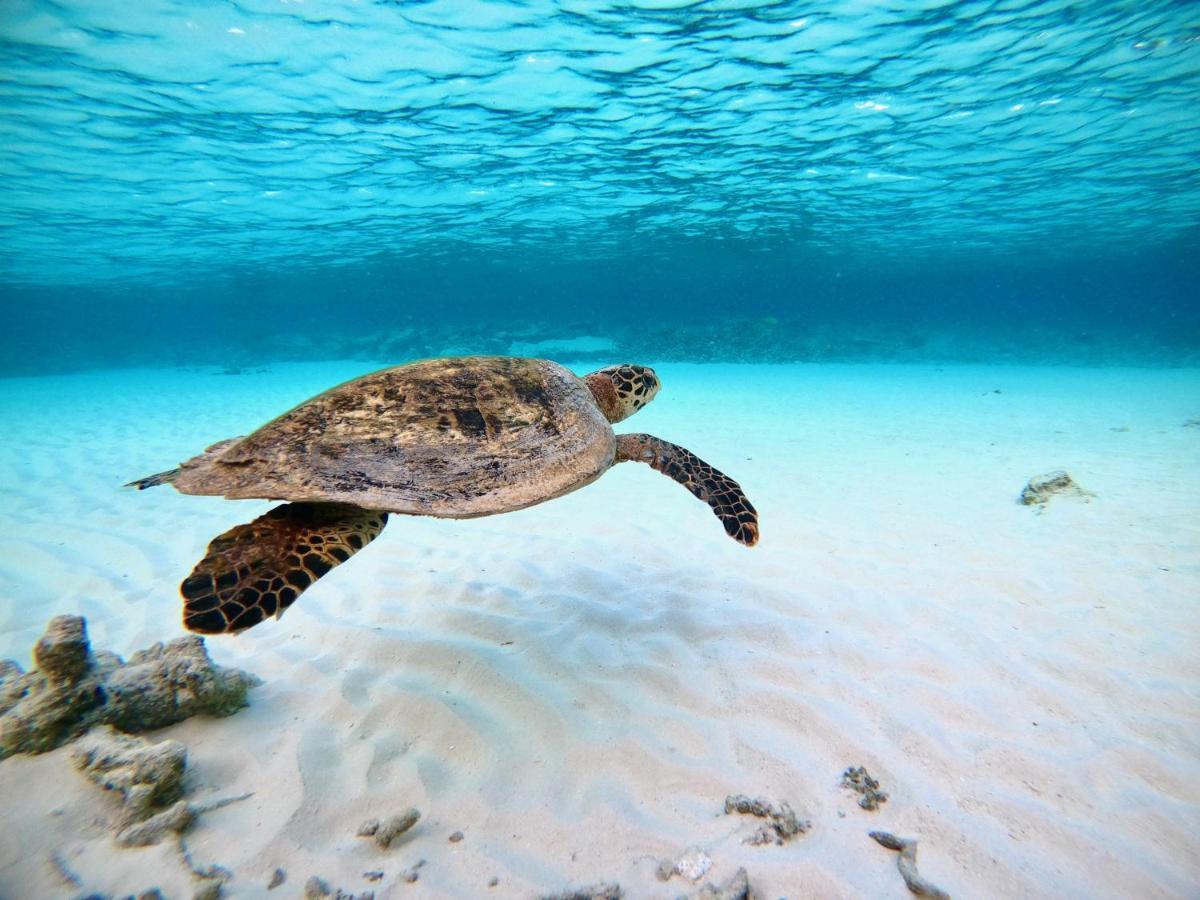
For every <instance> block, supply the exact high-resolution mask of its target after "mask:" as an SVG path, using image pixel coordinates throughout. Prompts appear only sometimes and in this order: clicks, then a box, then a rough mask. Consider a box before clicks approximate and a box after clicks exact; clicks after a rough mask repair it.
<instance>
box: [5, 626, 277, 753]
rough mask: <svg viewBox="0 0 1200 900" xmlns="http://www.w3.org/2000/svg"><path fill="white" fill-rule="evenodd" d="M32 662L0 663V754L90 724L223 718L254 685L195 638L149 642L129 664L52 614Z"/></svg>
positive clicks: (60, 739)
mask: <svg viewBox="0 0 1200 900" xmlns="http://www.w3.org/2000/svg"><path fill="white" fill-rule="evenodd" d="M34 659H35V660H36V661H37V664H38V668H36V669H34V670H33V671H31V672H22V671H21V669H20V667H19V666H18V665H17V664H16V663H14V662H12V661H11V660H3V661H0V759H3V758H4V757H6V756H9V755H11V754H13V753H44V752H46V751H47V750H53V749H54V748H55V747H58V746H60V745H62V744H65V743H66V742H67V741H69V740H72V739H73V738H76V737H78V736H79V735H81V734H84V733H85V732H87V731H88V730H89V729H90V728H92V727H94V726H96V725H104V724H110V725H114V726H116V727H117V728H119V729H120V730H122V731H126V732H138V731H147V730H150V729H153V728H162V727H163V726H165V725H171V724H174V723H175V722H181V721H183V720H184V719H186V718H188V717H190V716H194V715H197V714H208V715H214V716H227V715H230V714H232V713H234V712H236V711H237V710H238V709H240V708H241V707H243V706H245V705H246V693H247V691H248V690H249V689H250V688H251V687H253V686H254V685H256V684H259V680H258V679H257V678H255V677H254V676H253V675H248V674H246V673H245V672H241V671H238V670H236V669H222V668H221V667H220V666H217V665H214V664H213V661H212V660H211V659H209V656H208V652H207V650H206V649H205V647H204V641H203V639H202V638H200V637H198V636H195V635H192V636H188V637H185V638H180V639H178V640H174V641H171V642H170V643H168V644H165V645H164V644H155V645H154V646H153V647H151V648H149V649H148V650H141V651H139V652H137V653H135V654H134V655H133V656H132V657H131V658H130V660H129V662H128V663H125V662H123V661H122V660H121V658H120V657H119V656H117V655H116V654H114V653H109V652H107V651H104V650H99V651H96V652H95V653H93V652H92V650H91V648H90V646H89V644H88V639H87V626H86V623H85V622H84V620H83V619H81V618H79V617H77V616H58V617H56V618H55V619H53V620H52V621H51V622H50V625H49V627H48V628H47V629H46V633H45V635H44V636H43V637H42V639H41V640H39V641H38V643H37V646H36V647H35V648H34Z"/></svg>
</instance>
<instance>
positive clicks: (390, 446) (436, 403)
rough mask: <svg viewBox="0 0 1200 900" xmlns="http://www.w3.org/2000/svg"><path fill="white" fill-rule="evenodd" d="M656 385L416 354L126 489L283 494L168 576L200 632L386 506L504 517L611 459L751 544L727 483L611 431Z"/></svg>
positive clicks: (301, 573)
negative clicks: (646, 469) (659, 481)
mask: <svg viewBox="0 0 1200 900" xmlns="http://www.w3.org/2000/svg"><path fill="white" fill-rule="evenodd" d="M658 389H659V380H658V376H657V375H655V373H654V371H653V370H652V369H650V368H647V367H646V366H635V365H617V366H609V367H607V368H604V369H600V370H599V371H597V372H593V373H592V374H590V375H588V376H586V377H585V378H579V377H577V376H576V375H574V374H573V373H572V372H570V371H569V370H567V369H566V368H564V367H563V366H560V365H559V364H558V363H554V362H550V361H549V360H545V359H519V358H514V357H506V356H465V357H452V358H443V359H429V360H423V361H421V362H414V363H409V364H408V365H403V366H396V367H394V368H390V369H383V370H381V371H378V372H373V373H371V374H369V375H363V376H362V377H360V378H356V379H354V380H353V381H348V382H346V383H345V384H342V385H339V386H337V387H335V388H332V389H330V390H328V391H325V393H323V394H319V395H317V396H316V397H313V398H312V399H310V400H306V401H304V402H303V403H301V404H300V405H299V406H297V407H295V408H294V409H292V410H291V411H289V412H286V413H284V414H283V415H281V416H279V417H278V418H277V419H273V420H271V421H270V422H268V423H267V424H266V425H263V426H262V427H261V428H259V429H258V430H257V431H255V432H253V433H252V434H250V435H248V436H246V437H241V438H233V439H231V440H226V441H221V442H220V443H217V444H213V445H212V446H211V447H209V448H208V449H207V450H206V451H204V453H202V454H200V455H199V456H196V457H194V458H192V459H190V460H188V461H187V462H185V463H183V464H181V465H180V466H179V468H177V469H171V470H170V471H167V472H160V473H159V474H157V475H150V476H148V477H146V478H141V479H138V480H137V481H132V482H130V484H129V486H131V487H136V488H138V489H144V488H148V487H153V486H155V485H159V484H173V485H174V486H175V488H176V489H177V490H179V491H181V492H183V493H185V494H216V495H222V496H225V497H228V498H230V499H243V498H251V497H253V498H262V499H269V500H288V501H290V502H288V503H285V504H283V505H282V506H277V507H275V508H274V509H272V510H271V511H270V512H268V513H266V514H265V515H263V516H260V517H259V518H257V519H255V520H254V521H253V522H249V523H247V524H245V525H238V526H237V527H236V528H232V529H230V530H229V531H227V532H225V533H224V534H222V535H220V536H219V537H217V538H215V539H213V541H212V543H210V544H209V545H208V553H207V555H205V557H204V559H202V560H201V561H200V562H199V563H198V564H197V565H196V568H195V569H194V570H193V571H192V574H191V575H189V576H188V577H187V578H186V579H185V580H184V582H183V584H182V585H180V591H181V593H182V594H183V597H184V610H183V623H184V625H185V626H186V627H187V628H189V629H190V630H192V631H198V632H201V633H204V634H222V633H226V632H238V631H242V630H244V629H246V628H249V627H251V626H252V625H257V624H258V623H259V622H261V621H262V620H263V619H265V618H266V617H267V616H270V615H274V616H276V617H279V616H280V615H282V614H283V611H284V610H285V609H287V608H288V606H290V605H291V604H292V603H293V602H294V601H295V599H296V598H297V597H298V596H299V595H300V593H301V592H302V591H304V589H305V588H307V587H308V586H309V585H310V584H312V583H313V582H314V581H316V580H317V579H318V578H320V577H321V576H322V575H324V574H325V573H326V572H328V571H329V570H330V569H332V568H333V567H334V566H336V565H337V564H338V563H343V562H345V561H346V560H347V559H349V558H350V557H351V556H352V555H353V554H354V553H356V552H357V551H359V550H361V549H362V548H363V547H364V546H366V545H367V544H368V543H370V542H371V541H372V540H374V539H375V537H376V536H377V535H378V534H379V532H380V531H382V530H383V526H384V525H385V524H386V523H387V518H388V513H403V514H405V515H414V516H438V517H443V518H451V519H466V518H472V517H475V516H488V515H493V514H494V513H502V512H509V511H511V510H515V509H522V508H524V507H526V506H532V505H534V504H535V503H541V502H542V501H544V500H550V499H553V498H554V497H560V496H562V495H563V494H566V493H568V492H569V491H573V490H576V489H577V488H581V487H583V486H584V485H585V484H589V483H590V482H592V481H595V480H596V479H597V478H599V477H600V476H601V475H602V474H604V472H605V471H607V470H608V468H609V467H610V466H612V465H613V464H614V463H619V462H625V461H626V460H636V461H637V462H644V463H647V464H649V465H650V466H651V467H653V468H655V469H657V470H658V471H660V472H662V473H663V474H665V475H669V476H670V477H672V478H674V479H675V480H676V481H678V482H679V483H680V484H682V485H683V486H684V487H686V488H687V489H688V490H689V491H691V492H692V493H693V494H695V495H696V496H697V497H699V498H700V499H701V500H703V501H705V502H706V503H707V504H708V505H709V506H711V507H712V510H713V512H714V513H716V514H717V516H718V517H719V518H720V519H721V522H722V523H723V524H724V526H725V531H726V533H727V534H729V536H730V537H732V538H733V539H734V540H736V541H738V542H740V543H742V544H745V545H747V546H753V545H754V544H755V543H756V542H757V541H758V516H757V514H756V513H755V511H754V507H753V506H751V505H750V501H749V500H747V499H746V496H745V494H743V493H742V489H741V488H740V487H739V486H738V484H737V482H735V481H734V480H733V479H732V478H729V477H728V476H727V475H724V474H722V473H721V472H719V471H717V470H716V469H714V468H713V467H712V466H710V465H708V464H707V463H705V462H703V461H702V460H700V459H698V458H697V457H696V456H694V455H693V454H692V453H690V452H689V451H687V450H685V449H683V448H682V447H677V446H676V445H675V444H671V443H668V442H667V441H664V440H661V439H659V438H656V437H652V436H650V435H648V434H621V435H618V434H614V433H613V430H612V424H613V423H616V422H620V421H621V420H622V419H625V418H628V417H629V416H631V415H633V413H635V412H637V411H638V410H639V409H641V408H642V407H643V406H645V405H646V404H647V403H649V402H650V401H651V400H653V399H654V396H655V395H656V394H657V393H658Z"/></svg>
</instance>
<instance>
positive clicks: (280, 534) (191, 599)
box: [179, 503, 387, 634]
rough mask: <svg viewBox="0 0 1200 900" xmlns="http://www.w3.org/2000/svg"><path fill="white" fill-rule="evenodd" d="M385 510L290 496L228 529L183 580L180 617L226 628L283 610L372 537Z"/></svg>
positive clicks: (207, 630)
mask: <svg viewBox="0 0 1200 900" xmlns="http://www.w3.org/2000/svg"><path fill="white" fill-rule="evenodd" d="M385 524H387V513H385V512H378V511H376V510H370V509H363V508H362V507H359V506H352V505H351V504H348V503H285V504H283V505H282V506H277V507H275V508H274V509H272V510H271V511H270V512H268V513H266V514H265V515H262V516H259V517H258V518H257V519H255V520H254V521H253V522H249V523H247V524H245V525H238V526H237V527H236V528H231V529H230V530H229V531H226V532H225V533H224V534H222V535H220V536H219V537H216V538H213V540H212V543H210V544H209V545H208V553H207V554H206V555H205V557H204V559H202V560H200V562H199V563H197V564H196V568H195V569H193V570H192V574H191V575H189V576H188V577H187V578H186V579H185V580H184V582H183V584H181V585H180V586H179V591H180V593H181V594H183V600H184V603H183V624H184V626H185V627H187V628H188V629H189V630H190V631H198V632H200V633H201V634H225V633H230V632H238V631H243V630H245V629H247V628H249V627H251V626H252V625H257V624H258V623H259V622H261V621H262V620H263V619H265V618H266V617H267V616H272V615H273V616H275V617H276V618H278V617H279V616H281V615H283V611H284V610H285V609H287V608H288V607H289V606H291V605H292V603H294V602H295V600H296V598H297V597H299V596H300V594H301V593H303V592H304V589H305V588H307V587H308V586H309V585H310V584H312V583H313V582H314V581H316V580H317V579H318V578H320V577H321V576H322V575H324V574H325V573H326V572H328V571H329V570H330V569H332V568H333V567H334V566H336V565H338V564H339V563H343V562H345V561H346V560H347V559H349V558H350V557H351V556H353V555H354V554H355V553H357V552H358V551H359V550H361V549H362V548H363V547H365V546H366V545H367V544H369V543H371V541H373V540H374V539H375V538H376V536H377V535H378V534H379V532H381V531H382V530H383V526H384V525H385Z"/></svg>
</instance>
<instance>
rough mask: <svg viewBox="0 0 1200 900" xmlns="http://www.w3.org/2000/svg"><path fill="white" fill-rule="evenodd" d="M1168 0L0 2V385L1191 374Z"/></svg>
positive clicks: (1185, 133) (1185, 28)
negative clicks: (202, 372) (150, 379)
mask: <svg viewBox="0 0 1200 900" xmlns="http://www.w3.org/2000/svg"><path fill="white" fill-rule="evenodd" d="M1198 101H1200V13H1198V10H1197V7H1196V5H1195V4H1193V3H1187V2H1176V3H1171V2H1136V3H1135V2H1113V3H1072V2H1040V3H1037V2H986V3H985V2H968V3H938V2H922V3H874V2H871V3H868V2H842V3H833V4H824V5H817V6H813V5H811V4H795V3H755V2H744V0H709V2H686V0H667V2H649V0H641V2H635V3H629V4H626V3H601V2H586V3H576V2H562V3H545V2H522V3H487V4H477V3H474V2H445V0H439V2H430V3H415V2H414V3H394V2H341V3H313V2H308V3H305V2H300V0H296V2H288V0H283V2H280V0H246V2H237V3H232V2H229V3H214V2H206V3H195V2H169V0H146V2H138V3H119V2H115V0H99V2H85V0H67V2H50V0H6V2H5V3H4V4H3V6H2V7H0V185H2V191H0V226H2V230H0V303H2V304H3V308H4V311H5V318H6V328H5V338H4V340H3V350H4V353H3V354H2V357H0V372H7V373H10V374H11V373H15V372H23V373H32V372H37V371H45V370H61V369H73V368H89V367H95V366H122V365H126V364H139V365H144V364H151V365H175V364H180V363H191V362H198V363H206V364H220V365H238V366H240V365H248V364H251V363H253V362H256V361H260V360H271V359H278V358H311V357H317V358H322V357H324V358H331V357H346V356H361V357H368V356H369V357H371V358H379V357H386V358H407V357H409V356H412V355H427V354H430V353H439V352H446V351H454V350H464V349H467V350H484V351H489V352H493V351H494V352H504V351H506V350H508V349H509V348H511V347H512V345H513V344H514V343H516V344H520V343H521V342H525V343H529V342H536V341H538V340H541V339H545V338H561V337H562V336H564V335H571V336H585V335H586V336H597V337H600V338H603V339H605V340H607V341H608V342H609V343H610V345H612V346H614V347H615V348H616V351H617V352H619V353H624V354H626V355H629V354H636V355H639V356H642V357H650V358H657V359H663V358H674V359H722V360H745V359H749V360H761V359H767V360H772V359H785V360H793V359H801V360H802V359H853V358H872V359H876V358H884V359H886V358H906V359H907V358H924V357H934V358H948V359H950V358H965V359H972V360H989V359H997V358H1001V359H1006V360H1012V359H1036V360H1042V359H1047V360H1064V361H1070V362H1091V363H1096V362H1101V363H1104V362H1138V363H1167V364H1175V363H1179V362H1188V361H1194V360H1195V359H1196V358H1197V348H1198V347H1200V311H1198V310H1197V304H1196V302H1195V299H1194V294H1195V284H1196V282H1197V278H1198V276H1200V252H1197V250H1198V246H1197V245H1198V244H1200V231H1198V228H1197V226H1198V221H1200V177H1198V163H1197V160H1198V159H1200V107H1198Z"/></svg>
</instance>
